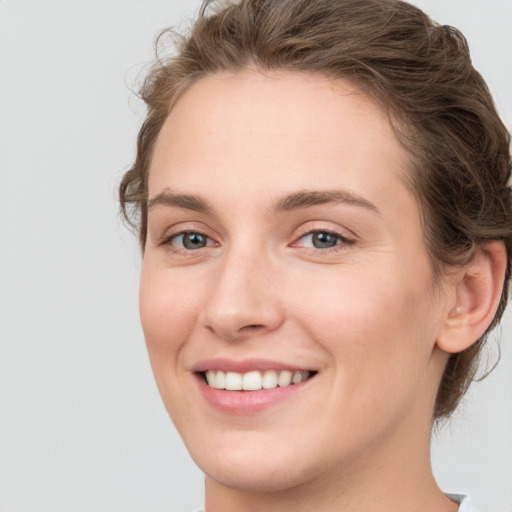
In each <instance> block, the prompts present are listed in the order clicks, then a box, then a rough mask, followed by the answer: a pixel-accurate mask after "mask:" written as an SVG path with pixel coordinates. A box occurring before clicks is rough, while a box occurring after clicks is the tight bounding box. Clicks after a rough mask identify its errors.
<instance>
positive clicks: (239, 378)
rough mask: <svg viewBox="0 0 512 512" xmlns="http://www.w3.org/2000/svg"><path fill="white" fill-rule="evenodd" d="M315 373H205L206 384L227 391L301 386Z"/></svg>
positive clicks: (273, 371)
mask: <svg viewBox="0 0 512 512" xmlns="http://www.w3.org/2000/svg"><path fill="white" fill-rule="evenodd" d="M313 373H314V372H309V371H290V370H266V371H263V372H262V371H257V370H254V371H249V372H246V373H238V372H233V371H222V370H207V371H206V372H204V373H203V375H204V376H205V379H206V383H207V384H208V386H209V387H211V388H214V389H225V390H227V391H259V390H261V389H274V388H277V387H281V388H283V387H287V386H291V385H293V384H300V383H301V382H304V381H305V380H307V379H309V378H310V377H311V376H312V375H313Z"/></svg>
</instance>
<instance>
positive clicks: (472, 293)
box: [437, 240, 507, 353]
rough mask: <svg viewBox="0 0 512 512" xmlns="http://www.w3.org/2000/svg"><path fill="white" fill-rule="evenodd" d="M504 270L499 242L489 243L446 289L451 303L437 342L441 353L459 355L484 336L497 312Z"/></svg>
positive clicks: (503, 257)
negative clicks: (450, 289)
mask: <svg viewBox="0 0 512 512" xmlns="http://www.w3.org/2000/svg"><path fill="white" fill-rule="evenodd" d="M506 267H507V254H506V249H505V245H504V244H503V242H501V241H499V240H493V241H490V242H485V243H483V244H481V245H479V246H478V247H477V249H476V251H475V254H474V255H473V257H472V258H471V260H470V261H469V262H468V263H467V264H466V265H464V267H463V268H462V269H461V270H460V272H459V273H457V277H456V280H455V282H454V283H453V284H451V285H450V286H453V290H452V291H453V293H452V294H451V296H452V299H451V300H450V302H449V303H448V304H447V311H446V315H445V319H444V322H443V326H442V329H441V332H440V333H439V334H438V338H437V346H438V347H439V348H440V349H441V350H444V351H445V352H449V353H456V352H462V351H463V350H465V349H467V348H468V347H470V346H471V345H472V344H473V343H475V341H477V340H478V339H479V338H480V337H481V336H482V335H483V334H484V332H485V331H486V329H487V328H488V327H489V325H490V324H491V322H492V320H493V319H494V315H495V314H496V310H497V309H498V305H499V302H500V299H501V294H502V291H503V284H504V279H505V271H506Z"/></svg>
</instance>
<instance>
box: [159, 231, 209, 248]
mask: <svg viewBox="0 0 512 512" xmlns="http://www.w3.org/2000/svg"><path fill="white" fill-rule="evenodd" d="M162 245H171V246H172V247H173V248H176V249H182V250H187V251H190V250H197V249H203V248H204V247H208V246H212V245H214V243H213V241H212V240H211V239H210V238H209V237H208V236H206V235H204V234H203V233H198V232H196V231H183V232H181V233H177V234H173V235H171V236H170V237H167V238H166V239H165V240H163V241H162Z"/></svg>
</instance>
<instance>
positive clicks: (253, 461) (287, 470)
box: [186, 432, 312, 492]
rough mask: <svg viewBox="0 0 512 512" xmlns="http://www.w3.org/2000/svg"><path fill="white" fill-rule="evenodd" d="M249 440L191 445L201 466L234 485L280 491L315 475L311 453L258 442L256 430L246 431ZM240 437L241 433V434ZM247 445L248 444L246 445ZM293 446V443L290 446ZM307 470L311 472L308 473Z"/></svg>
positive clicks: (250, 488) (210, 473)
mask: <svg viewBox="0 0 512 512" xmlns="http://www.w3.org/2000/svg"><path fill="white" fill-rule="evenodd" d="M245 434H247V436H246V438H247V440H249V439H250V441H249V442H248V443H243V441H242V440H241V439H238V442H229V440H228V441H227V443H226V445H224V446H216V447H211V448H206V447H205V446H204V445H203V446H202V447H200V448H199V449H198V448H196V447H194V446H191V445H190V443H189V444H187V443H186V444H187V448H188V449H189V452H190V454H191V456H192V458H193V459H194V461H195V463H196V464H197V465H198V466H199V468H200V469H201V470H202V471H203V472H204V473H205V475H207V476H208V477H209V478H211V479H212V480H215V481H216V482H218V483H219V484H222V485H224V486H226V487H229V488H231V489H239V490H245V491H254V492H279V491H284V490H286V489H289V488H291V487H294V486H296V485H300V484H303V483H304V482H306V481H308V480H310V479H311V476H312V475H311V473H312V471H311V469H312V468H309V469H307V470H306V468H305V467H303V463H304V462H305V460H307V459H308V457H304V455H303V454H301V453H298V452H297V451H296V450H293V451H291V452H290V450H289V449H286V447H285V448H284V449H283V446H282V443H281V447H279V448H278V446H279V445H278V444H277V443H271V442H268V441H267V442H266V443H265V442H259V443H258V442H256V440H255V439H254V436H255V433H254V432H246V433H245ZM237 437H239V438H240V436H237ZM244 445H245V446H244ZM288 448H291V447H288ZM306 473H307V474H306Z"/></svg>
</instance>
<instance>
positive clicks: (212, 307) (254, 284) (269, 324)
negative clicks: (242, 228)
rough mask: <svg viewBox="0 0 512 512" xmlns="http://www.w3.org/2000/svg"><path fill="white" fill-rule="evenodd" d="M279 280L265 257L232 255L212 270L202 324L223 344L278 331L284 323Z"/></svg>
mask: <svg viewBox="0 0 512 512" xmlns="http://www.w3.org/2000/svg"><path fill="white" fill-rule="evenodd" d="M279 281H280V280H279V276H278V271H277V269H275V267H274V266H273V265H272V264H271V262H269V258H267V257H266V256H265V255H263V254H259V255H254V254H253V255H248V254H247V253H244V254H241V253H238V254H236V253H234V252H233V254H231V255H230V256H228V257H227V258H226V259H224V260H223V261H221V262H219V266H218V267H217V268H216V269H215V274H214V276H213V278H212V282H211V287H210V290H209V294H208V297H207V301H206V305H205V308H204V310H203V323H204V325H205V326H206V328H207V329H209V330H210V331H212V332H214V333H215V334H216V335H217V336H219V337H221V338H223V339H224V340H227V341H241V340H244V339H247V338H250V337H253V336H256V335H264V334H266V333H269V332H272V331H274V330H276V329H278V328H279V326H280V325H281V324H282V323H283V321H284V310H283V307H282V304H281V301H280V299H281V294H280V293H279V292H280V290H279Z"/></svg>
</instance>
